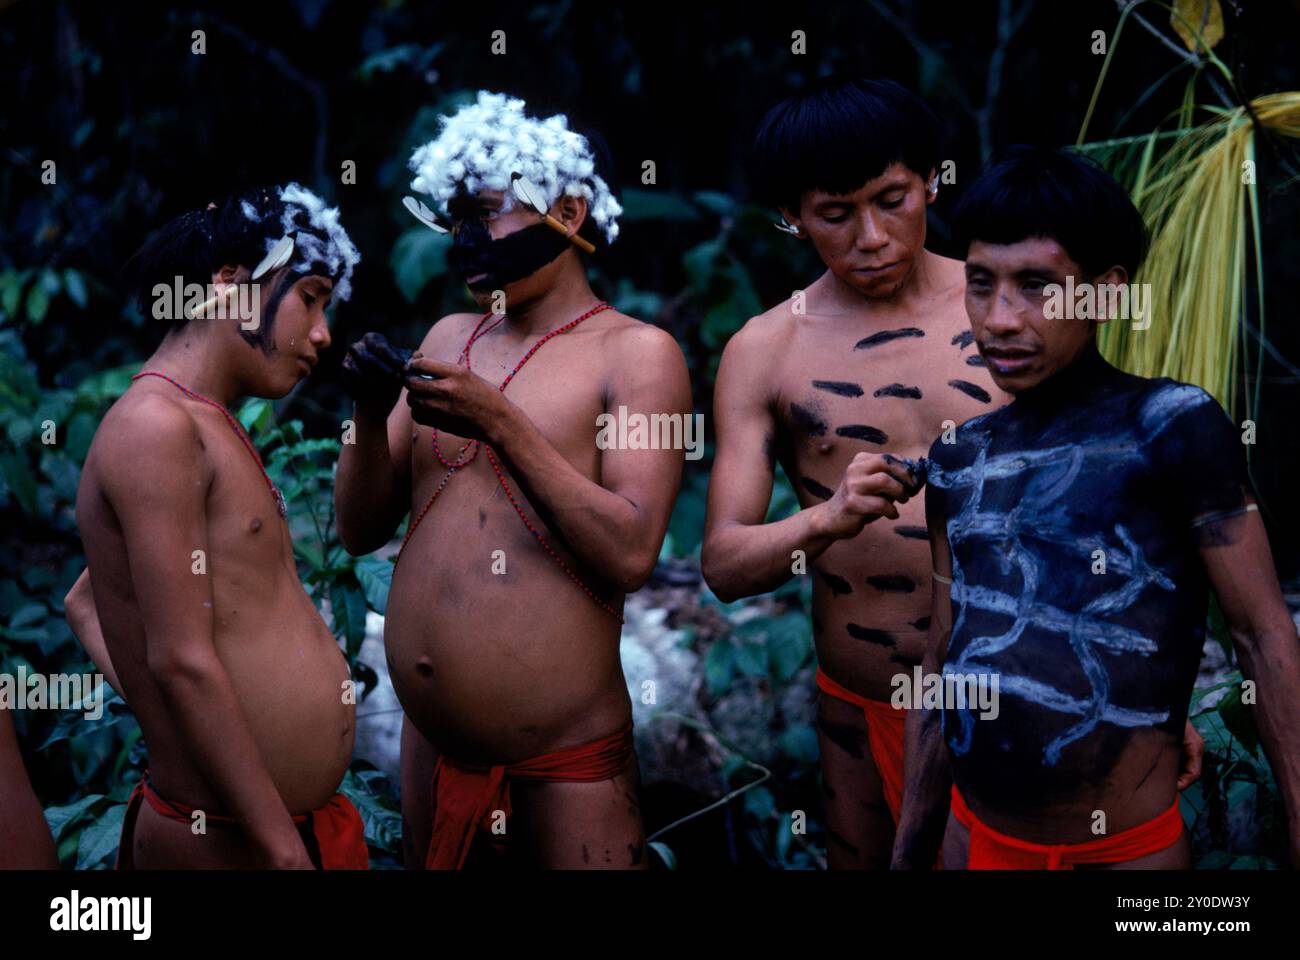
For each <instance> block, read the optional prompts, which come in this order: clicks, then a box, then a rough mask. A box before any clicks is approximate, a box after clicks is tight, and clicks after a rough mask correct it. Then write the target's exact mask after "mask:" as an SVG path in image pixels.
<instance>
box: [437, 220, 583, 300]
mask: <svg viewBox="0 0 1300 960" xmlns="http://www.w3.org/2000/svg"><path fill="white" fill-rule="evenodd" d="M569 247H570V243H569V239H568V238H567V237H565V236H564V235H563V234H561V233H559V232H557V231H555V230H553V229H552V228H550V227H548V226H547V225H546V224H544V223H535V224H533V225H532V226H531V227H524V229H522V230H516V231H515V232H514V233H512V234H510V235H509V236H505V237H502V238H501V239H500V240H493V239H492V235H491V234H490V233H489V232H488V228H487V224H485V223H484V222H483V221H482V220H480V219H478V218H477V217H469V218H467V219H465V220H462V221H461V222H460V224H459V225H458V226H457V228H456V233H455V236H454V237H453V238H452V243H451V249H450V250H449V251H448V253H447V257H448V259H449V260H450V261H451V265H452V267H453V268H454V269H455V270H456V272H457V273H459V274H460V276H461V279H463V280H464V281H465V282H466V283H469V280H470V278H471V277H479V276H480V275H482V279H479V280H476V282H474V283H472V284H470V289H472V290H500V289H502V288H503V287H505V286H506V284H510V283H514V282H515V281H516V280H522V279H523V278H524V277H527V276H531V275H532V274H534V273H536V272H537V271H538V270H540V269H541V268H542V267H544V266H546V265H547V264H548V263H550V262H551V261H552V260H554V259H555V258H556V257H558V256H559V255H560V254H562V253H564V251H565V250H567V249H569Z"/></svg>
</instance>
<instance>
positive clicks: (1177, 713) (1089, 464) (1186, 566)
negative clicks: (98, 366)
mask: <svg viewBox="0 0 1300 960" xmlns="http://www.w3.org/2000/svg"><path fill="white" fill-rule="evenodd" d="M1081 211H1086V212H1087V213H1086V216H1084V215H1083V214H1081ZM956 234H957V239H958V242H959V245H961V246H962V247H963V248H966V249H968V251H969V252H968V257H967V262H966V279H967V289H966V310H967V312H968V314H969V316H970V322H971V330H972V332H973V334H974V337H975V343H976V346H977V349H978V350H979V352H980V355H981V356H982V357H984V359H985V361H986V362H987V364H988V367H989V370H990V372H991V373H992V375H993V379H994V380H995V382H997V384H998V386H999V387H1001V388H1002V389H1004V390H1006V391H1007V392H1009V393H1011V394H1012V395H1013V396H1014V397H1015V399H1014V401H1013V402H1012V403H1011V404H1010V405H1009V406H1006V407H1003V408H1002V409H1000V410H997V411H995V412H993V413H990V414H987V415H984V416H981V417H977V418H975V419H973V420H970V421H968V422H966V423H965V424H963V425H962V426H961V427H959V428H958V429H956V430H955V431H954V432H953V433H952V434H950V435H945V436H941V437H940V439H939V440H938V441H936V442H935V443H934V445H933V446H932V447H931V450H930V459H931V463H930V467H929V474H928V479H929V487H928V490H927V493H926V514H927V523H928V526H929V530H930V537H931V544H932V550H933V563H934V572H933V579H934V581H935V586H934V590H933V606H932V611H931V626H930V634H929V642H928V646H927V649H926V654H925V662H924V664H923V670H924V671H925V672H926V673H927V674H930V673H935V672H938V671H940V670H942V672H943V674H944V676H945V678H951V679H952V680H954V681H955V680H957V679H959V678H972V677H973V678H975V679H976V681H977V682H983V683H985V684H987V685H989V686H990V687H991V685H992V683H993V682H994V681H996V683H997V690H998V694H999V696H998V702H997V709H996V710H994V711H988V712H987V713H986V714H984V715H981V713H980V712H979V711H977V710H974V709H970V707H969V705H967V706H966V707H965V708H963V707H962V706H961V705H960V703H959V702H956V701H949V702H945V703H944V705H943V709H942V710H938V709H923V710H916V711H913V713H912V715H911V716H910V717H909V719H908V730H907V740H908V744H907V746H908V757H909V762H908V767H907V779H906V786H905V793H904V804H903V812H902V816H901V818H900V825H899V831H898V837H897V840H896V843H895V849H894V865H895V866H896V867H915V866H925V865H927V864H929V863H931V862H932V861H933V857H934V852H935V849H936V848H937V847H938V846H939V843H940V838H941V837H942V847H943V861H944V865H945V867H950V868H960V867H967V868H970V869H982V868H989V869H994V868H1026V869H1062V868H1063V869H1070V868H1073V867H1086V866H1091V867H1097V868H1117V867H1126V868H1182V867H1187V866H1188V865H1189V844H1188V841H1187V837H1186V833H1185V831H1184V828H1183V823H1182V820H1181V817H1180V815H1179V808H1178V800H1177V786H1178V784H1177V779H1178V772H1179V755H1180V743H1181V737H1180V734H1181V732H1182V731H1183V729H1184V723H1185V718H1186V713H1187V704H1188V699H1189V696H1190V693H1191V690H1192V686H1193V683H1194V681H1195V677H1196V672H1197V666H1198V664H1199V661H1200V657H1201V651H1202V647H1203V643H1204V627H1205V617H1206V607H1207V598H1208V591H1209V590H1210V589H1213V590H1214V592H1215V594H1216V595H1217V597H1218V600H1219V605H1220V607H1221V608H1222V610H1223V613H1224V616H1225V619H1226V620H1227V623H1228V627H1229V630H1230V631H1231V634H1232V636H1233V639H1234V643H1235V647H1236V652H1237V656H1238V658H1239V659H1240V662H1241V667H1242V673H1243V675H1244V676H1245V678H1246V679H1247V680H1248V681H1250V682H1251V683H1252V684H1254V685H1255V702H1256V706H1255V708H1254V710H1253V714H1254V718H1255V721H1256V723H1257V724H1258V727H1259V732H1260V740H1261V742H1262V743H1263V745H1264V748H1265V750H1266V752H1267V754H1268V757H1269V760H1270V762H1271V764H1272V767H1273V770H1274V773H1275V776H1276V778H1277V782H1278V784H1279V787H1280V789H1281V792H1282V797H1283V800H1284V802H1285V806H1286V810H1287V817H1288V824H1289V827H1290V838H1291V841H1290V842H1291V859H1292V861H1293V862H1297V861H1300V857H1298V856H1297V851H1298V849H1300V848H1298V847H1297V836H1298V835H1300V830H1298V826H1300V749H1298V746H1297V743H1298V742H1297V740H1296V735H1295V731H1296V730H1297V729H1300V651H1298V650H1297V639H1296V630H1295V626H1294V624H1293V623H1292V621H1291V618H1290V616H1289V613H1288V611H1287V608H1286V606H1285V604H1284V602H1283V600H1282V597H1281V593H1280V591H1279V588H1278V583H1277V577H1276V574H1275V572H1274V568H1273V563H1272V558H1271V556H1270V553H1269V547H1268V541H1267V538H1266V535H1265V531H1264V526H1263V523H1262V521H1261V519H1260V515H1259V513H1258V511H1257V509H1256V507H1255V502H1254V496H1253V493H1252V490H1251V485H1250V481H1249V479H1248V477H1247V474H1246V470H1245V455H1244V448H1243V446H1242V442H1241V437H1240V435H1239V433H1238V431H1237V428H1236V427H1235V426H1234V425H1233V424H1232V422H1231V421H1230V420H1229V419H1228V418H1227V417H1226V416H1225V415H1224V413H1223V410H1222V408H1221V407H1220V406H1219V405H1218V404H1217V403H1216V402H1215V401H1214V399H1213V398H1211V397H1210V396H1209V395H1208V394H1206V393H1205V392H1204V391H1203V390H1201V389H1199V388H1198V387H1194V386H1190V385H1187V384H1181V383H1177V382H1175V381H1172V380H1168V379H1165V378H1159V379H1146V378H1142V377H1136V376H1132V375H1129V374H1126V373H1123V372H1121V371H1119V370H1117V369H1115V368H1114V367H1112V366H1111V365H1110V364H1108V363H1107V362H1106V361H1105V360H1104V359H1103V358H1102V357H1101V355H1100V353H1099V352H1098V350H1097V344H1096V328H1097V323H1098V322H1100V321H1099V320H1095V319H1092V314H1089V313H1088V312H1087V311H1081V312H1080V313H1079V314H1075V313H1074V311H1069V312H1067V315H1066V316H1065V317H1064V318H1056V319H1047V318H1046V316H1045V315H1046V314H1049V313H1051V312H1050V311H1047V310H1046V309H1045V307H1046V304H1047V302H1048V298H1049V296H1052V295H1053V294H1054V293H1055V292H1056V286H1054V285H1057V286H1059V287H1064V286H1065V285H1066V284H1067V278H1071V277H1072V278H1073V280H1074V284H1075V287H1076V288H1080V285H1081V284H1092V285H1093V289H1094V290H1096V289H1098V288H1100V287H1101V285H1103V284H1115V285H1118V284H1124V283H1126V282H1127V281H1128V280H1129V278H1130V277H1132V276H1133V275H1134V273H1135V271H1136V270H1137V267H1138V266H1139V264H1140V262H1141V259H1142V254H1143V250H1144V244H1145V239H1144V228H1143V224H1142V220H1141V217H1140V215H1139V214H1138V212H1137V211H1136V209H1134V207H1133V206H1132V203H1131V202H1130V201H1129V199H1128V197H1127V196H1126V195H1125V193H1124V192H1123V190H1122V189H1121V188H1120V187H1119V185H1118V184H1116V183H1115V182H1114V181H1113V180H1112V179H1111V178H1110V177H1109V176H1108V175H1107V174H1105V173H1104V172H1103V171H1102V170H1100V168H1097V167H1096V166H1094V165H1093V164H1091V163H1089V162H1088V161H1086V160H1084V159H1083V158H1081V157H1079V156H1077V155H1074V154H1070V153H1066V152H1064V151H1057V150H1052V149H1047V148H1019V149H1017V150H1016V151H1013V152H1012V153H1011V154H1010V155H1009V156H1008V157H1007V158H1006V159H1005V160H1003V161H1002V162H1000V163H998V164H995V165H994V166H993V167H992V168H990V170H989V171H988V172H987V173H986V174H985V175H984V176H983V177H982V178H981V179H980V181H979V182H978V183H976V184H975V185H974V186H972V187H971V188H970V190H969V191H968V193H967V195H966V196H965V197H964V198H963V200H962V204H961V206H960V208H959V210H958V211H957V214H956ZM1052 315H1053V316H1055V314H1054V313H1052ZM1103 319H1104V318H1103ZM1114 322H1122V321H1118V320H1117V321H1114ZM1153 322H1159V318H1154V321H1153ZM950 785H951V791H950ZM950 796H951V810H949V799H950Z"/></svg>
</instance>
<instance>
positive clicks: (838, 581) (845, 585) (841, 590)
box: [817, 567, 853, 597]
mask: <svg viewBox="0 0 1300 960" xmlns="http://www.w3.org/2000/svg"><path fill="white" fill-rule="evenodd" d="M817 574H818V576H820V577H821V578H822V580H824V581H825V582H826V586H828V587H830V588H831V593H832V594H834V595H835V596H837V597H841V596H843V595H844V594H846V593H852V592H853V588H852V587H851V586H849V582H848V581H847V580H845V579H844V578H843V577H837V576H835V574H833V573H827V572H826V571H825V570H823V569H822V568H821V567H817Z"/></svg>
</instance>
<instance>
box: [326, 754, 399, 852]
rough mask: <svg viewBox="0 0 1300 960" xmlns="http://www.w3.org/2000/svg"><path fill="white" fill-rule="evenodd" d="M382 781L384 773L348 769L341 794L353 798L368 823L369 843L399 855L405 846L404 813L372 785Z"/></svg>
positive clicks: (367, 835) (340, 789)
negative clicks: (403, 836) (403, 834)
mask: <svg viewBox="0 0 1300 960" xmlns="http://www.w3.org/2000/svg"><path fill="white" fill-rule="evenodd" d="M382 782H384V776H383V774H382V773H380V772H379V771H378V770H364V771H356V772H354V771H352V770H349V771H348V772H347V773H346V774H344V775H343V783H342V784H340V785H339V793H341V794H343V795H344V796H345V797H347V798H348V799H349V800H351V801H352V805H353V806H354V807H356V808H357V812H358V813H360V814H361V820H362V822H363V823H364V824H365V825H366V844H367V845H368V846H372V847H376V848H378V849H380V850H384V851H386V852H387V853H390V854H392V855H393V856H394V857H397V856H400V854H401V849H402V813H401V810H400V809H398V807H397V806H396V805H395V804H393V803H392V801H391V800H389V799H388V798H387V797H386V796H383V795H381V794H380V793H378V792H377V791H376V790H375V789H374V787H373V786H372V785H373V784H379V783H382Z"/></svg>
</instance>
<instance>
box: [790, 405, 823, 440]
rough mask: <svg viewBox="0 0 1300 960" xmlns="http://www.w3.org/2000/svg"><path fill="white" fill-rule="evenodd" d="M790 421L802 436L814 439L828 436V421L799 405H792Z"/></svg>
mask: <svg viewBox="0 0 1300 960" xmlns="http://www.w3.org/2000/svg"><path fill="white" fill-rule="evenodd" d="M790 420H791V421H792V422H793V424H794V428H795V430H797V431H798V432H800V433H802V434H805V435H808V436H813V437H824V436H826V421H825V420H823V419H822V418H821V417H819V416H817V414H815V413H813V412H812V411H811V410H809V409H808V408H807V407H801V406H799V404H797V403H792V404H790Z"/></svg>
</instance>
